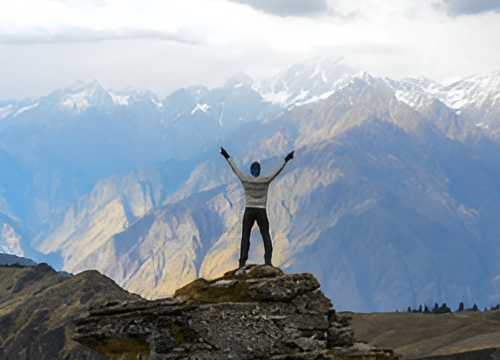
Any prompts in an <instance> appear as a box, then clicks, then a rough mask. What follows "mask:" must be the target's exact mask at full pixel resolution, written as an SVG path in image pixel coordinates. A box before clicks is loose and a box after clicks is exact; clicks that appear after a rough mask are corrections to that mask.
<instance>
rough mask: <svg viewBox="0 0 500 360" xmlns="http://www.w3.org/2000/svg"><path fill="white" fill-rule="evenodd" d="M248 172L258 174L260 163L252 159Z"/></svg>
mask: <svg viewBox="0 0 500 360" xmlns="http://www.w3.org/2000/svg"><path fill="white" fill-rule="evenodd" d="M250 172H251V173H252V175H253V176H255V177H257V176H259V175H260V164H259V163H258V162H257V161H254V162H253V163H252V165H250Z"/></svg>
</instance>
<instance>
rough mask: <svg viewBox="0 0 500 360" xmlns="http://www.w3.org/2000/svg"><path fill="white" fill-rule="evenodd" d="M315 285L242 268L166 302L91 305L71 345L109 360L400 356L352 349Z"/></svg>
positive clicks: (307, 279)
mask: <svg viewBox="0 0 500 360" xmlns="http://www.w3.org/2000/svg"><path fill="white" fill-rule="evenodd" d="M319 286H320V285H319V283H318V281H317V280H316V279H315V278H314V276H313V275H311V274H284V273H283V272H282V271H281V270H280V269H278V268H274V267H271V266H255V265H247V266H246V267H245V268H242V269H237V270H233V271H230V272H228V273H226V274H224V276H223V277H222V278H219V279H215V280H211V281H209V280H205V279H197V280H195V281H193V282H192V283H190V284H188V285H186V286H184V287H182V288H180V289H178V290H177V291H176V292H175V295H174V298H171V299H162V300H156V301H147V300H141V301H134V302H125V303H108V304H103V305H101V306H98V307H95V308H92V309H90V310H89V314H87V315H86V316H85V317H82V318H80V319H78V320H76V335H75V340H77V341H79V342H81V343H82V344H84V345H86V346H88V347H90V348H92V349H94V350H96V351H98V352H100V353H102V354H104V355H105V356H107V357H108V358H110V359H112V360H115V359H116V360H118V359H120V360H129V359H130V360H131V359H134V360H136V359H141V360H147V359H149V360H166V359H172V360H174V359H183V360H184V359H190V360H195V359H196V360H202V359H203V360H205V359H206V360H216V359H217V360H218V359H234V360H257V359H259V360H264V359H269V360H288V359H290V360H291V359H297V360H300V359H302V360H319V359H387V360H389V359H391V360H392V359H397V356H396V355H394V354H393V353H392V351H390V350H378V349H376V348H373V347H370V348H367V346H361V345H360V344H356V345H354V344H353V330H352V329H351V328H350V326H349V321H350V317H349V316H348V315H345V314H338V313H337V312H336V311H335V310H334V309H333V307H332V303H331V301H330V300H329V299H328V298H327V297H325V295H324V294H323V293H322V292H321V291H320V290H318V288H319ZM353 345H354V346H353Z"/></svg>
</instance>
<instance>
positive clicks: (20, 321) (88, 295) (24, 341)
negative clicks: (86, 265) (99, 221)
mask: <svg viewBox="0 0 500 360" xmlns="http://www.w3.org/2000/svg"><path fill="white" fill-rule="evenodd" d="M138 298H139V297H138V296H137V295H132V294H130V293H128V292H126V291H124V290H123V289H121V288H119V287H118V286H117V285H116V284H115V283H114V282H113V281H112V280H110V279H108V278H106V277H105V276H103V275H101V274H99V273H98V272H96V271H86V272H83V273H81V274H78V275H76V276H70V277H66V276H63V275H61V274H59V273H57V272H55V271H54V270H53V269H52V268H51V267H49V266H48V265H46V264H40V265H37V266H34V267H26V268H18V267H0V349H2V350H1V351H0V359H1V360H10V359H26V360H28V359H54V360H55V359H74V360H76V359H85V360H98V359H99V360H101V359H102V360H104V359H106V358H105V357H103V356H101V355H99V354H97V353H95V352H93V351H90V350H88V349H86V348H84V347H83V346H81V345H78V344H77V343H75V342H74V341H72V340H71V327H70V325H71V324H72V321H73V319H74V318H75V317H77V316H79V315H81V313H82V312H85V311H86V309H87V308H88V307H89V306H90V305H92V304H95V303H102V302H105V301H111V300H113V301H120V300H125V299H138Z"/></svg>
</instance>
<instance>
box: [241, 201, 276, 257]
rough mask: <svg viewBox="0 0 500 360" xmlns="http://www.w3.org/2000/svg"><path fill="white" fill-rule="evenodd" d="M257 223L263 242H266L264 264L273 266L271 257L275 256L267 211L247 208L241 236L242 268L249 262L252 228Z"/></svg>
mask: <svg viewBox="0 0 500 360" xmlns="http://www.w3.org/2000/svg"><path fill="white" fill-rule="evenodd" d="M256 221H257V226H258V227H259V230H260V234H261V235H262V240H263V241H264V250H265V254H264V262H265V264H266V265H271V257H272V255H273V244H272V242H271V235H269V220H268V219H267V212H266V209H260V208H252V207H247V208H245V214H244V215H243V231H242V234H241V252H240V266H244V265H245V263H246V262H247V260H248V250H249V249H250V233H251V232H252V227H253V225H254V224H255V222H256Z"/></svg>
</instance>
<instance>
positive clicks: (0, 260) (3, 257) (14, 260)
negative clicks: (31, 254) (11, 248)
mask: <svg viewBox="0 0 500 360" xmlns="http://www.w3.org/2000/svg"><path fill="white" fill-rule="evenodd" d="M4 265H20V266H35V265H36V262H34V261H33V260H31V259H27V258H25V257H20V256H16V255H10V254H2V253H0V266H4Z"/></svg>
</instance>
